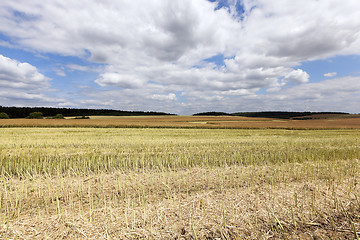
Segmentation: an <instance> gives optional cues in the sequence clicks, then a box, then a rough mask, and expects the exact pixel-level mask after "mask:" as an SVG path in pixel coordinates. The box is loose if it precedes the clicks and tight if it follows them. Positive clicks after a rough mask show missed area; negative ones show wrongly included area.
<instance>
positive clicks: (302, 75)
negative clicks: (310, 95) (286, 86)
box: [284, 69, 309, 83]
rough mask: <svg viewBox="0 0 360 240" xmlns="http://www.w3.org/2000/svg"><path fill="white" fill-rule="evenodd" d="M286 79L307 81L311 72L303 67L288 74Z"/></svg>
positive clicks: (298, 81) (295, 81)
mask: <svg viewBox="0 0 360 240" xmlns="http://www.w3.org/2000/svg"><path fill="white" fill-rule="evenodd" d="M284 80H285V81H289V82H293V83H306V82H308V81H309V74H307V73H306V72H304V71H303V70H301V69H297V70H294V71H291V72H290V73H289V74H287V75H286V76H285V78H284Z"/></svg>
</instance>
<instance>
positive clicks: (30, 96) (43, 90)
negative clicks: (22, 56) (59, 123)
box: [0, 54, 64, 106]
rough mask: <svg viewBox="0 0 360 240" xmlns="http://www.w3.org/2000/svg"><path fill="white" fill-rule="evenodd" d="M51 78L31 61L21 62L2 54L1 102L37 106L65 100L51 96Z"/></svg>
mask: <svg viewBox="0 0 360 240" xmlns="http://www.w3.org/2000/svg"><path fill="white" fill-rule="evenodd" d="M49 81H50V78H48V77H46V76H44V75H43V74H41V73H40V72H39V71H38V69H37V68H36V67H34V66H33V65H31V64H29V63H25V62H19V61H17V60H14V59H10V58H8V57H5V56H3V55H1V54H0V96H1V97H0V99H1V104H7V105H11V106H12V105H21V106H25V105H26V106H37V105H38V104H39V103H41V104H42V105H43V106H48V105H49V104H50V105H54V104H55V105H56V104H57V103H59V102H62V101H64V100H63V99H61V98H57V97H54V96H49V91H52V90H51V89H50V88H49V87H50V83H49Z"/></svg>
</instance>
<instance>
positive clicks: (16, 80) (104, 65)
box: [0, 0, 360, 115]
mask: <svg viewBox="0 0 360 240" xmlns="http://www.w3.org/2000/svg"><path fill="white" fill-rule="evenodd" d="M357 9H360V2H359V1H357V0H348V1H345V2H342V4H341V6H340V5H339V4H338V1H336V0H328V1H312V0H295V1H291V3H289V2H288V1H286V0H273V1H267V0H209V1H206V0H198V1H191V0H165V1H163V0H148V1H145V0H144V1H143V0H139V1H136V3H135V2H134V1H127V0H126V1H121V2H120V1H110V0H104V1H101V2H99V1H95V0H87V1H85V0H84V1H76V2H74V1H70V0H62V1H60V0H51V1H45V2H44V1H40V0H33V1H26V0H19V1H16V2H14V1H11V0H5V1H1V3H0V105H2V106H52V107H75V108H109V109H119V110H141V111H164V112H171V113H177V114H186V115H188V114H193V113H197V112H203V111H225V112H239V111H271V110H286V111H346V112H351V113H359V112H360V104H358V103H359V102H360V56H359V55H360V26H359V25H358V23H359V22H360V16H359V14H358V11H357Z"/></svg>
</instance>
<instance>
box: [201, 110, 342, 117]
mask: <svg viewBox="0 0 360 240" xmlns="http://www.w3.org/2000/svg"><path fill="white" fill-rule="evenodd" d="M328 114H331V115H334V114H338V115H344V114H349V113H344V112H281V111H277V112H275V111H274V112H272V111H269V112H238V113H224V112H203V113H197V114H194V116H243V117H263V118H280V119H291V118H297V119H308V118H307V116H310V115H328Z"/></svg>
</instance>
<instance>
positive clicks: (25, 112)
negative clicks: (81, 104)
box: [0, 106, 174, 118]
mask: <svg viewBox="0 0 360 240" xmlns="http://www.w3.org/2000/svg"><path fill="white" fill-rule="evenodd" d="M1 112H4V113H7V114H8V115H9V117H10V118H26V117H27V116H29V114H30V113H32V112H41V113H42V114H43V115H44V117H53V116H55V115H57V114H62V115H63V116H64V117H74V116H156V115H174V114H169V113H163V112H142V111H121V110H112V109H76V108H50V107H2V106H0V113H1Z"/></svg>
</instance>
